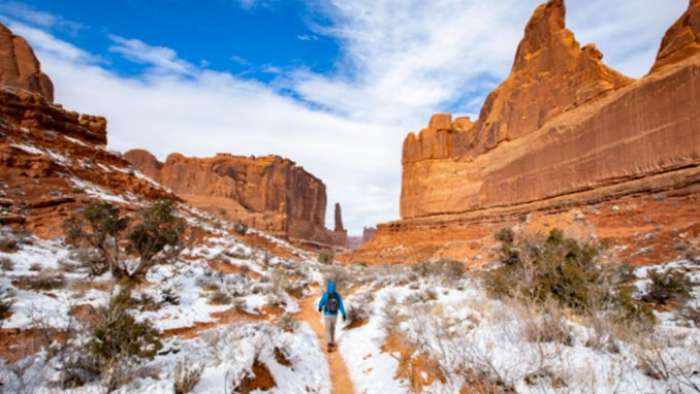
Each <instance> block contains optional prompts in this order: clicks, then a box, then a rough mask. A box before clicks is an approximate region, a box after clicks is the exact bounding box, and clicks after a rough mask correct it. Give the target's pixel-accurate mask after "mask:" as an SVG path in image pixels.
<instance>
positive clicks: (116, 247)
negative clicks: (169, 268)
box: [63, 200, 184, 279]
mask: <svg viewBox="0 0 700 394" xmlns="http://www.w3.org/2000/svg"><path fill="white" fill-rule="evenodd" d="M174 212H175V208H174V205H173V203H172V202H171V201H169V200H160V201H156V202H155V203H153V204H151V205H150V206H148V207H146V208H144V209H143V210H141V211H140V212H139V222H138V224H136V225H135V226H133V227H132V229H131V231H130V232H129V234H128V236H127V239H128V241H129V248H130V250H132V251H134V252H136V253H137V254H138V255H139V257H140V259H139V263H138V264H137V266H136V267H135V268H133V269H129V267H127V266H126V265H125V264H124V261H122V259H121V256H122V255H124V254H125V253H124V252H123V251H122V250H121V247H120V241H121V238H120V237H121V234H122V233H123V232H124V231H125V230H126V229H127V227H128V225H129V219H128V218H127V217H122V216H121V213H120V211H119V208H118V207H116V206H114V205H112V204H110V203H108V202H105V201H97V202H93V203H91V204H90V205H88V206H87V207H85V209H84V210H83V211H82V214H81V215H74V216H73V217H71V218H69V219H68V220H66V221H65V222H64V223H63V229H64V234H65V236H66V241H67V242H69V243H71V244H74V245H77V246H85V245H87V246H88V247H89V248H92V249H93V250H95V251H97V253H96V254H93V255H86V256H85V257H86V258H85V259H83V260H82V262H83V263H84V264H85V265H87V266H88V268H89V270H90V272H91V273H92V274H93V275H100V274H102V273H104V272H105V270H106V269H105V266H107V267H109V268H110V269H111V271H112V274H113V275H114V276H115V277H118V278H119V277H128V278H131V279H142V278H143V276H144V275H145V273H146V272H147V271H148V269H149V268H150V267H151V266H152V265H153V264H154V263H155V262H154V259H155V256H156V255H158V254H159V253H161V252H164V253H165V254H166V255H167V257H169V258H174V257H175V256H177V255H178V254H179V253H180V252H181V251H182V249H183V248H184V243H183V242H182V233H183V231H184V224H183V221H182V220H180V219H178V218H177V217H176V216H175V213H174Z"/></svg>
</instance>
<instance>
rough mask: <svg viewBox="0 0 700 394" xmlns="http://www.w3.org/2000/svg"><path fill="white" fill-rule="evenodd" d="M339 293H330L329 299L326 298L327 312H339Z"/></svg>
mask: <svg viewBox="0 0 700 394" xmlns="http://www.w3.org/2000/svg"><path fill="white" fill-rule="evenodd" d="M339 304H340V303H339V300H338V294H336V293H330V294H328V300H326V312H328V313H331V314H333V315H335V314H337V313H338V306H339Z"/></svg>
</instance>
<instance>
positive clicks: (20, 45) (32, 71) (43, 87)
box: [0, 24, 53, 102]
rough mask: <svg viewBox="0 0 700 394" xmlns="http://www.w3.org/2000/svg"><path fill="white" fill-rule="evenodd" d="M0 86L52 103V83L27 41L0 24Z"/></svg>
mask: <svg viewBox="0 0 700 394" xmlns="http://www.w3.org/2000/svg"><path fill="white" fill-rule="evenodd" d="M0 85H3V86H6V87H11V88H16V89H23V90H28V91H30V92H33V93H38V94H40V95H42V96H44V98H46V100H48V101H49V102H52V101H53V83H52V82H51V79H49V77H48V76H47V75H46V74H44V73H43V72H41V66H40V65H39V61H38V60H37V58H36V56H34V51H33V50H32V48H31V47H30V46H29V44H27V41H26V40H25V39H24V38H22V37H20V36H16V35H14V34H12V32H11V31H10V29H8V28H7V27H5V26H4V25H2V24H0Z"/></svg>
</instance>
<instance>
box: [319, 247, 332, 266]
mask: <svg viewBox="0 0 700 394" xmlns="http://www.w3.org/2000/svg"><path fill="white" fill-rule="evenodd" d="M334 261H335V252H334V251H333V250H331V249H325V250H322V251H320V252H319V253H318V262H319V263H321V264H333V262H334Z"/></svg>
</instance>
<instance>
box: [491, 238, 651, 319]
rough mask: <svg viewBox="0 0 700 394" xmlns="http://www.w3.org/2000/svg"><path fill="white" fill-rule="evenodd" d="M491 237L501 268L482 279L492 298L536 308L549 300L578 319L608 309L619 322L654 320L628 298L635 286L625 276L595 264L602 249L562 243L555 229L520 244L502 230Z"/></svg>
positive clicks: (572, 241)
mask: <svg viewBox="0 0 700 394" xmlns="http://www.w3.org/2000/svg"><path fill="white" fill-rule="evenodd" d="M496 238H497V239H499V240H501V248H500V255H499V260H500V261H501V262H502V264H501V265H500V266H499V267H497V268H494V269H492V270H490V271H487V272H486V273H485V274H484V276H483V279H484V281H483V282H484V285H485V287H486V289H487V290H488V291H489V292H490V293H491V294H492V295H494V296H497V297H522V298H525V299H529V300H532V301H535V302H537V303H540V304H542V303H545V302H547V301H548V300H554V301H555V302H556V303H558V304H559V305H560V306H562V307H564V308H569V309H571V310H573V311H574V312H575V313H579V314H585V313H588V312H590V311H591V310H593V309H595V310H601V309H610V308H612V309H614V310H616V311H618V312H620V316H622V317H624V318H635V319H641V320H645V319H647V320H648V319H653V313H651V311H650V310H649V308H648V307H646V306H645V305H643V303H642V302H640V301H639V300H636V299H634V297H633V296H632V295H633V294H634V287H631V286H626V282H627V281H628V280H629V275H627V274H625V272H626V271H625V270H624V269H614V268H613V267H612V266H610V267H601V266H600V265H599V264H598V262H597V259H598V256H599V255H600V253H601V251H602V247H601V246H599V245H597V244H593V243H580V242H578V241H577V240H575V239H572V238H567V237H566V236H564V233H563V232H561V231H560V230H558V229H554V230H552V231H551V232H550V233H549V235H548V236H547V237H543V236H530V237H524V238H523V239H516V237H515V235H514V234H511V233H508V232H505V231H504V230H501V231H500V232H499V233H498V234H497V236H496Z"/></svg>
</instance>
